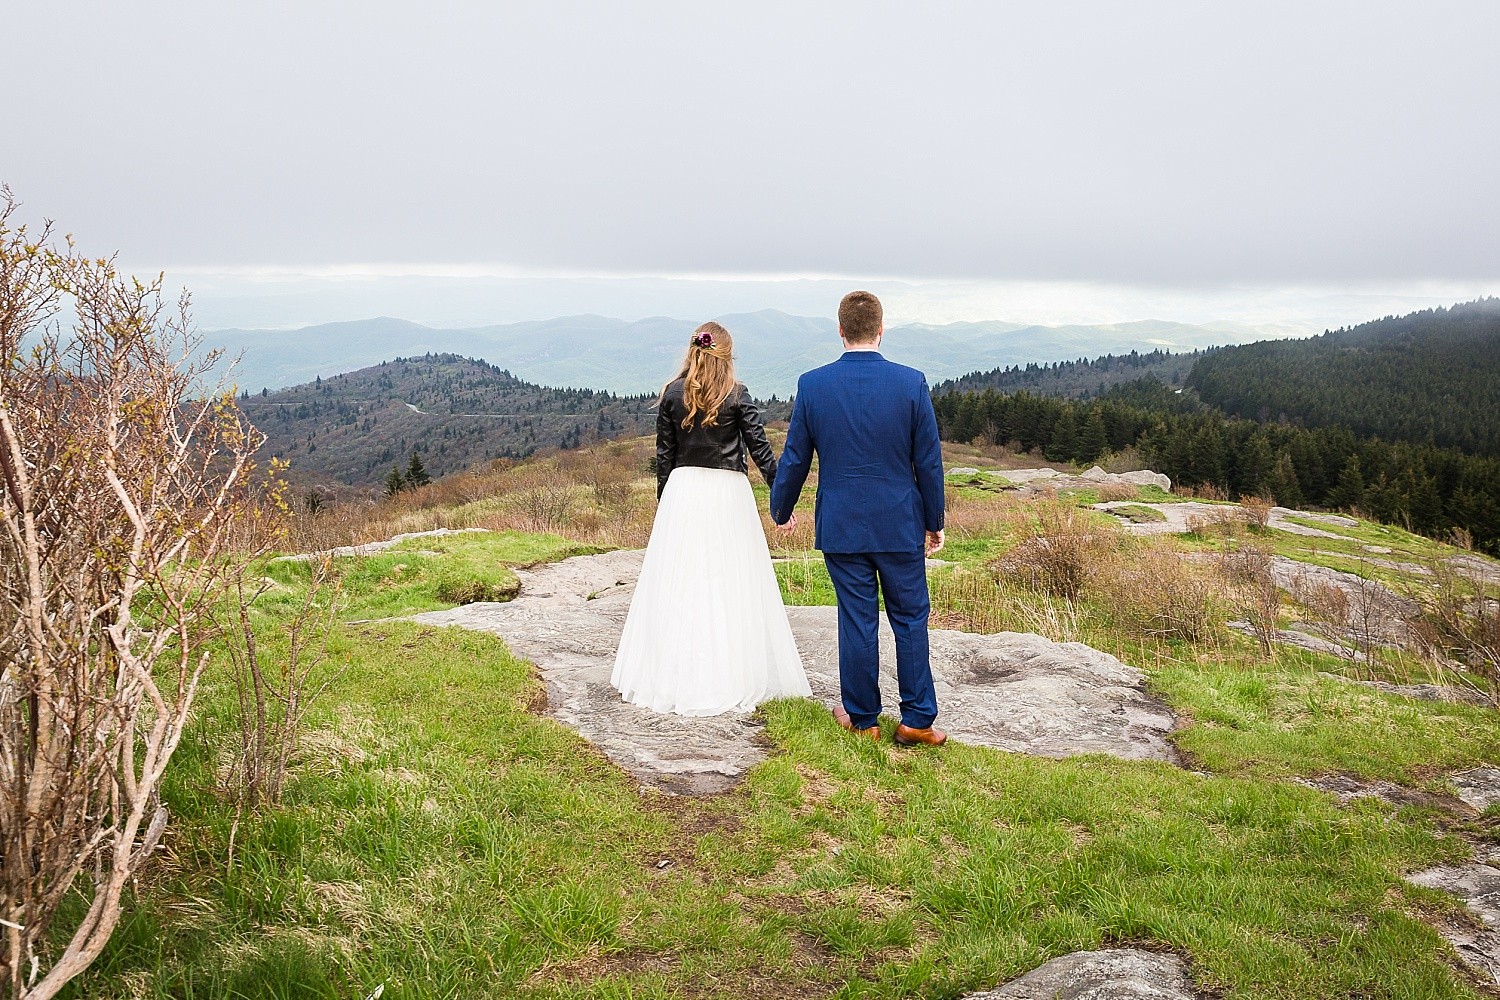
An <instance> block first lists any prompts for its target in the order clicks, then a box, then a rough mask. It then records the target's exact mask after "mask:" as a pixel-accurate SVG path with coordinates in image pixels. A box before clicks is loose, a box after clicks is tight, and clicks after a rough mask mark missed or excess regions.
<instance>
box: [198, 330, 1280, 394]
mask: <svg viewBox="0 0 1500 1000" xmlns="http://www.w3.org/2000/svg"><path fill="white" fill-rule="evenodd" d="M719 319H720V322H722V323H723V324H724V325H725V326H726V327H727V328H728V329H729V330H730V332H731V333H733V334H734V336H735V353H736V355H737V356H738V368H739V375H740V377H741V379H742V380H743V381H744V382H745V383H746V384H747V385H748V386H749V387H750V389H751V391H752V392H754V393H755V394H756V395H757V396H760V397H762V398H768V397H770V396H772V395H778V396H782V397H785V396H787V395H789V394H791V392H792V391H793V390H794V389H795V387H796V384H797V376H798V375H799V374H800V373H802V372H804V371H807V370H808V369H810V368H815V367H817V366H818V365H821V364H825V363H827V362H829V361H832V360H834V359H835V358H837V357H838V355H839V352H840V350H841V348H840V346H839V341H838V335H837V328H836V326H835V324H834V321H833V320H832V319H831V318H823V317H817V318H813V317H806V316H792V315H789V314H787V313H783V312H778V311H776V310H762V311H760V312H753V313H742V314H737V315H729V316H723V317H720V318H719ZM696 326H697V323H696V322H694V321H691V320H679V319H669V318H666V317H655V318H651V319H643V320H635V321H625V320H617V319H608V318H606V317H603V316H568V317H563V318H560V319H551V320H542V321H536V322H527V323H508V324H505V325H501V326H486V327H476V328H472V329H461V330H441V329H433V328H431V327H426V326H422V325H420V324H417V323H411V322H408V321H406V320H400V319H389V318H380V319H368V320H357V321H353V322H348V323H328V324H324V325H322V326H310V327H304V328H302V329H298V330H215V331H212V332H209V333H206V334H205V342H206V345H207V346H210V347H222V348H224V349H225V350H226V351H227V353H228V355H229V356H236V355H238V356H240V357H241V362H240V366H239V368H238V369H237V372H236V376H235V381H236V382H237V383H238V384H239V385H240V387H241V388H243V389H246V390H248V391H249V392H251V393H257V392H259V391H260V390H261V389H262V388H268V389H277V388H281V387H284V386H290V385H297V384H301V383H305V382H309V381H312V380H313V379H314V378H317V377H319V376H322V377H324V378H327V377H328V376H331V375H336V374H340V373H343V372H349V371H354V370H356V369H359V368H362V367H365V366H367V365H372V364H377V363H379V362H381V361H385V360H389V359H391V358H394V357H413V356H418V355H424V354H427V353H429V352H430V353H434V354H456V355H460V356H465V357H471V358H482V359H484V360H485V361H487V362H489V363H491V364H493V365H497V366H499V367H500V368H503V369H505V370H507V371H509V372H510V373H511V374H512V375H514V376H515V377H516V378H518V379H521V380H523V381H526V382H530V383H534V384H537V385H549V386H574V387H580V388H590V389H604V390H608V391H610V392H615V393H622V394H632V393H642V392H654V391H655V390H657V389H659V388H660V387H661V385H662V383H663V382H665V381H667V379H669V378H670V377H671V376H672V375H673V374H674V373H675V367H676V365H677V364H678V362H679V361H680V359H681V357H682V354H683V351H684V349H685V348H686V345H687V342H688V338H689V336H690V335H691V333H692V331H693V329H694V327H696ZM1248 339H1254V338H1253V337H1251V336H1247V335H1246V334H1245V332H1244V331H1242V330H1240V329H1238V328H1236V327H1233V326H1229V325H1225V326H1194V325H1190V324H1186V323H1172V322H1165V321H1158V320H1146V321H1141V322H1134V323H1120V324H1114V325H1108V326H1057V327H1048V326H1033V325H1027V324H1022V323H1006V322H1001V321H993V322H982V323H950V324H947V325H943V326H930V325H924V324H911V325H907V326H899V327H894V328H892V329H891V330H889V331H887V333H886V339H885V345H884V348H883V351H884V353H885V355H886V356H887V357H889V358H891V359H892V360H894V361H900V362H902V363H903V364H909V365H912V366H914V367H917V368H920V369H922V370H923V371H925V372H926V373H927V376H928V379H929V380H930V381H932V382H934V383H936V382H939V381H942V380H944V379H951V378H957V377H959V376H962V375H966V374H969V373H972V372H977V371H983V370H988V369H993V368H997V367H1006V366H1012V365H1023V366H1024V365H1026V364H1030V363H1041V362H1051V361H1058V360H1062V359H1068V358H1082V357H1092V356H1095V355H1099V354H1110V353H1113V354H1128V353H1129V352H1130V351H1132V350H1138V351H1143V352H1149V351H1153V350H1155V349H1157V348H1166V349H1169V350H1172V351H1174V352H1183V351H1192V350H1194V349H1197V348H1203V347H1209V346H1212V345H1216V344H1223V343H1226V342H1234V341H1239V340H1248Z"/></svg>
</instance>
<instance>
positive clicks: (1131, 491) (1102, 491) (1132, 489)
mask: <svg viewBox="0 0 1500 1000" xmlns="http://www.w3.org/2000/svg"><path fill="white" fill-rule="evenodd" d="M1094 492H1096V493H1098V494H1099V502H1100V503H1109V502H1111V501H1114V500H1138V499H1140V495H1141V491H1140V488H1139V487H1136V486H1131V485H1130V484H1129V483H1100V484H1099V487H1098V489H1096V490H1095V491H1094Z"/></svg>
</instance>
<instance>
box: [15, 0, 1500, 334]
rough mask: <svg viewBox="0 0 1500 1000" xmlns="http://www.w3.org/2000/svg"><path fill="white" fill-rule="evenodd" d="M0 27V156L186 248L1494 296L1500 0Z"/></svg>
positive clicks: (114, 11)
mask: <svg viewBox="0 0 1500 1000" xmlns="http://www.w3.org/2000/svg"><path fill="white" fill-rule="evenodd" d="M4 30H5V33H6V34H7V35H8V36H9V37H8V38H7V40H6V44H5V62H6V73H5V78H6V97H5V103H4V110H3V112H0V114H3V116H4V128H3V129H0V179H3V180H4V181H6V182H7V183H9V184H10V185H11V187H12V188H13V189H14V190H15V193H16V194H17V195H18V196H19V197H20V198H22V199H23V200H24V201H25V202H26V203H27V211H28V212H29V213H33V214H38V215H47V216H50V217H53V218H55V219H57V220H59V222H60V223H61V224H62V225H63V227H64V228H66V229H68V230H71V231H73V232H74V233H76V234H77V235H78V237H79V238H80V240H81V242H82V244H83V246H84V247H86V248H87V249H89V250H91V251H109V250H119V251H121V253H122V256H123V258H124V259H125V260H126V261H127V262H128V263H130V264H132V265H135V266H140V267H147V268H163V267H164V268H168V269H172V270H173V273H174V274H175V273H177V272H179V271H180V272H181V273H184V274H191V273H192V272H193V271H195V270H196V271H200V272H215V273H218V274H224V273H236V272H239V271H240V270H241V269H244V268H271V269H273V270H277V271H291V272H297V271H315V270H318V269H332V270H334V271H340V270H349V269H351V268H353V269H355V270H358V269H359V268H360V267H366V266H369V265H380V267H377V268H375V270H377V271H379V270H382V269H383V270H386V271H392V270H394V271H401V270H403V269H412V270H415V271H417V272H419V273H439V274H442V273H454V272H458V273H464V271H465V269H468V271H469V272H472V273H478V274H500V275H515V274H521V275H531V276H535V275H579V274H587V275H648V274H649V275H703V274H712V275H766V274H776V275H839V276H851V277H852V278H859V277H862V276H864V277H868V278H869V279H871V280H874V279H875V278H878V277H884V278H892V279H951V280H960V279H962V280H980V281H996V282H1006V281H1012V282H1013V281H1065V282H1084V283H1089V282H1094V283H1101V284H1112V285H1115V286H1119V285H1126V286H1129V285H1133V284H1139V285H1152V286H1173V287H1184V288H1194V287H1203V288H1211V287H1213V288H1222V287H1224V286H1226V285H1232V284H1237V283H1238V284H1241V285H1246V284H1248V285H1256V286H1266V287H1270V286H1276V285H1307V284H1316V285H1320V286H1327V287H1346V286H1347V287H1354V286H1359V287H1364V288H1371V287H1376V288H1378V287H1381V286H1382V285H1390V286H1391V287H1395V286H1396V285H1401V286H1403V287H1408V286H1415V284H1416V283H1419V282H1429V283H1430V282H1433V281H1437V282H1444V283H1448V284H1447V285H1445V286H1444V287H1448V285H1451V286H1453V287H1455V288H1460V289H1471V288H1473V289H1483V290H1492V291H1500V282H1496V281H1494V280H1493V279H1497V278H1500V238H1497V234H1500V195H1497V191H1496V181H1495V178H1496V177H1497V176H1500V127H1497V116H1500V110H1497V107H1500V59H1497V58H1496V57H1495V52H1494V45H1495V39H1496V38H1497V37H1500V3H1495V2H1493V0H1471V2H1451V3H1443V2H1422V3H1416V2H1406V3H1380V2H1371V0H1358V2H1350V3H1321V2H1307V0H1299V2H1293V3H1270V2H1266V0H1256V2H1247V3H1236V4H1230V3H1203V2H1198V0H1193V2H1182V3H1160V2H1149V3H1148V2H1140V0H1135V2H1130V3H1120V2H1117V0H1110V2H1103V3H1066V2H1061V3H1059V2H1045V3H1043V2H1037V3H993V2H990V3H972V4H967V3H939V2H933V3H920V4H918V3H908V4H873V3H816V2H811V3H810V2H806V0H802V2H797V3H778V2H763V0H762V2H756V3H737V4H712V3H702V2H698V3H672V4H666V3H651V2H644V3H630V4H622V3H610V4H606V3H596V4H579V3H566V2H556V0H549V2H547V3H524V4H523V3H496V2H493V0H484V2H480V0H475V2H467V3H457V2H448V3H444V2H425V3H414V2H412V0H400V2H386V0H360V2H357V3H327V2H317V0H300V2H297V3H288V4H272V3H253V4H252V3H242V4H217V3H203V2H201V0H192V2H183V3H159V2H156V3H153V2H146V3H119V2H117V0H116V2H109V3H83V2H58V3H24V4H15V5H11V8H10V10H8V11H7V13H6V15H5V18H4ZM495 318H496V319H500V318H504V317H495ZM1006 318H1016V317H1006ZM1023 318H1024V317H1023ZM1119 318H1130V317H1124V316H1122V317H1119Z"/></svg>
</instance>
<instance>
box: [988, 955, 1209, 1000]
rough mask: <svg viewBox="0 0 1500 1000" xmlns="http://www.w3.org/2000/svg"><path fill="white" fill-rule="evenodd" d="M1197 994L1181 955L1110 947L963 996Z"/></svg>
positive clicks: (1159, 998)
mask: <svg viewBox="0 0 1500 1000" xmlns="http://www.w3.org/2000/svg"><path fill="white" fill-rule="evenodd" d="M1197 995H1198V994H1197V993H1196V992H1195V991H1194V990H1193V981H1192V979H1191V978H1190V977H1189V976H1188V972H1187V964H1186V963H1185V962H1184V961H1183V960H1182V959H1181V958H1180V957H1179V956H1177V955H1162V954H1158V953H1156V952H1152V951H1140V950H1138V949H1135V948H1113V949H1109V950H1105V951H1078V952H1074V953H1073V954H1071V955H1064V956H1063V957H1062V958H1054V959H1053V960H1052V961H1050V962H1048V963H1047V964H1046V965H1041V966H1038V967H1037V968H1035V969H1032V970H1031V971H1030V972H1028V973H1026V975H1024V976H1022V977H1020V978H1019V979H1013V980H1011V981H1010V982H1008V983H1006V984H1005V985H1004V986H1001V987H1000V988H999V989H994V990H989V991H988V992H985V993H971V994H969V995H968V996H967V997H966V998H965V1000H1193V998H1195V997H1196V996H1197Z"/></svg>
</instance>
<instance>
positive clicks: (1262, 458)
mask: <svg viewBox="0 0 1500 1000" xmlns="http://www.w3.org/2000/svg"><path fill="white" fill-rule="evenodd" d="M1233 457H1234V460H1235V461H1234V481H1233V486H1234V490H1235V492H1236V493H1238V494H1239V495H1240V496H1245V497H1254V496H1260V493H1261V490H1263V489H1265V483H1266V477H1268V476H1269V475H1270V474H1271V467H1272V465H1273V464H1274V463H1275V461H1276V459H1275V457H1274V456H1273V455H1272V454H1271V446H1270V444H1268V443H1267V442H1266V436H1265V435H1264V434H1262V433H1259V432H1256V433H1254V434H1251V435H1250V438H1249V440H1247V441H1246V442H1245V446H1244V447H1243V448H1241V449H1240V451H1239V454H1237V455H1235V456H1233Z"/></svg>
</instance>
